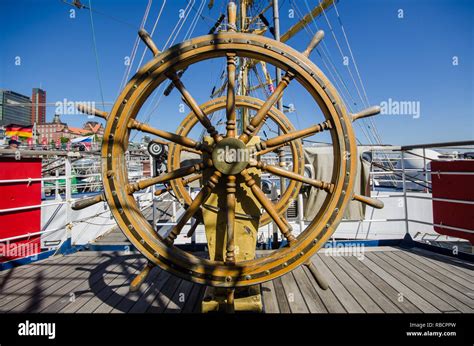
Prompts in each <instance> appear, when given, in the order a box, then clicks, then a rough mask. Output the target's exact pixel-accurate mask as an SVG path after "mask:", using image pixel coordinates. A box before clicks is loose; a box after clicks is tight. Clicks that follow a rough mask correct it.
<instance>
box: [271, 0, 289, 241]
mask: <svg viewBox="0 0 474 346" xmlns="http://www.w3.org/2000/svg"><path fill="white" fill-rule="evenodd" d="M273 28H274V31H275V34H274V35H275V40H276V41H280V11H279V7H278V0H273ZM275 75H276V76H275V81H276V85H280V82H281V70H280V69H279V68H278V67H277V68H276V69H275ZM277 107H278V109H279V110H280V111H282V112H283V97H281V98H280V99H279V100H278V103H277ZM278 135H281V129H280V127H278ZM284 155H285V151H284V150H283V148H280V149H278V163H279V166H280V167H284V166H285V161H284ZM285 187H286V181H285V178H283V177H280V196H282V195H283V193H284V192H285ZM282 217H283V218H286V215H285V214H284V215H282ZM274 230H276V227H275V228H274ZM273 247H274V248H277V247H278V234H277V233H276V232H273Z"/></svg>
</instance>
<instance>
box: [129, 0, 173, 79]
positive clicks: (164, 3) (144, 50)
mask: <svg viewBox="0 0 474 346" xmlns="http://www.w3.org/2000/svg"><path fill="white" fill-rule="evenodd" d="M165 5H166V0H163V4H162V5H161V8H160V12H159V13H158V17H156V20H155V23H154V24H153V29H152V30H151V33H150V37H153V34H154V33H155V29H156V26H157V25H158V22H159V21H160V18H161V13H162V12H163V9H164V8H165ZM146 51H147V47H144V48H143V53H142V57H141V58H140V62H139V63H138V66H137V70H136V71H135V72H138V70H139V69H140V67H141V66H142V63H143V59H144V58H145V53H146Z"/></svg>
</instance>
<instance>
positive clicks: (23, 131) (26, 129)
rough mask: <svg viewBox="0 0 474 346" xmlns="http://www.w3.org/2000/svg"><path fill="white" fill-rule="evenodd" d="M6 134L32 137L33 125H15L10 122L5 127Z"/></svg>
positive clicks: (8, 135)
mask: <svg viewBox="0 0 474 346" xmlns="http://www.w3.org/2000/svg"><path fill="white" fill-rule="evenodd" d="M5 135H6V136H7V137H13V136H18V137H24V138H32V137H33V125H30V126H24V125H15V124H10V125H7V126H6V127H5Z"/></svg>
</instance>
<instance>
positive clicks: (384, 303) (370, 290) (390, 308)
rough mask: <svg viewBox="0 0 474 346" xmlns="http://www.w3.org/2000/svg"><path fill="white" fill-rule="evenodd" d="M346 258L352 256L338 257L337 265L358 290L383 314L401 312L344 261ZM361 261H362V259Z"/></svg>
mask: <svg viewBox="0 0 474 346" xmlns="http://www.w3.org/2000/svg"><path fill="white" fill-rule="evenodd" d="M347 257H354V256H343V257H339V258H338V261H337V264H339V266H340V267H341V268H342V269H343V270H344V271H345V272H346V274H347V275H349V276H350V277H351V278H352V279H353V280H354V281H355V282H357V284H358V285H359V286H360V288H361V289H362V290H363V291H364V292H365V293H366V294H367V295H368V296H370V298H371V299H372V300H373V301H374V302H375V303H376V304H377V306H378V307H380V309H381V310H383V312H386V313H397V312H402V311H401V310H400V309H399V308H398V307H397V306H396V305H395V304H393V302H392V301H391V300H390V299H388V298H387V297H386V296H385V295H384V294H383V292H382V291H380V290H379V289H378V288H377V287H376V286H375V285H374V284H372V282H370V281H369V280H368V278H366V277H365V276H363V275H362V274H361V273H360V272H358V271H357V270H355V269H354V268H353V267H352V265H351V264H349V262H348V261H347V260H346V258H347ZM362 260H363V259H362Z"/></svg>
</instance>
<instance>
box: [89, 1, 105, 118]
mask: <svg viewBox="0 0 474 346" xmlns="http://www.w3.org/2000/svg"><path fill="white" fill-rule="evenodd" d="M89 9H90V10H89V14H90V18H91V28H92V40H93V44H94V53H95V64H96V69H97V79H98V81H99V89H100V97H101V100H102V110H105V101H104V90H103V88H102V80H101V78H100V65H99V54H98V53H97V42H96V38H95V29H94V20H93V19H92V4H91V0H89Z"/></svg>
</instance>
